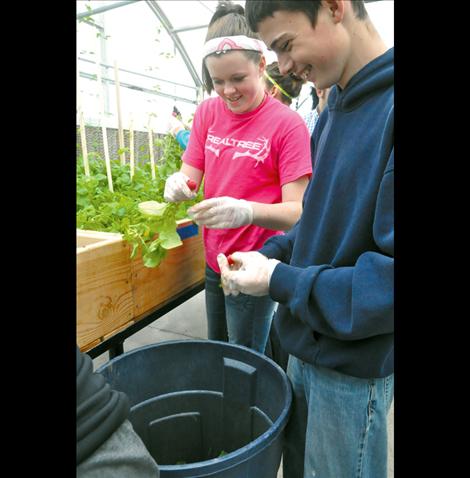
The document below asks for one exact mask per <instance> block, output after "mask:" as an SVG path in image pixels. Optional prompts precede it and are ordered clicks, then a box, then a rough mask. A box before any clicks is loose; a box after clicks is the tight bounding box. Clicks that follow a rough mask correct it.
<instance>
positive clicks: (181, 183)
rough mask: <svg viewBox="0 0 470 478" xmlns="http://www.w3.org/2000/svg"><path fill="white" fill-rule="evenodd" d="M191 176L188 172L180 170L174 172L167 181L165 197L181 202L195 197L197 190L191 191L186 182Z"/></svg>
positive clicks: (166, 199)
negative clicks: (187, 174)
mask: <svg viewBox="0 0 470 478" xmlns="http://www.w3.org/2000/svg"><path fill="white" fill-rule="evenodd" d="M188 180H189V177H188V176H186V174H184V173H182V172H181V171H178V172H176V173H173V174H172V175H171V176H169V177H168V179H167V180H166V182H165V190H164V192H163V197H164V198H165V201H167V202H180V201H187V200H189V199H194V198H195V197H196V191H191V189H189V187H188V185H187V184H186V183H187V181H188Z"/></svg>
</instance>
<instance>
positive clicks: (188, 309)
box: [93, 291, 394, 478]
mask: <svg viewBox="0 0 470 478" xmlns="http://www.w3.org/2000/svg"><path fill="white" fill-rule="evenodd" d="M205 338H207V327H206V307H205V303H204V291H202V292H200V293H199V294H196V295H195V296H194V297H192V298H191V299H189V300H188V301H186V302H184V303H183V304H181V305H180V306H179V307H176V308H175V309H173V310H172V311H171V312H169V313H168V314H166V315H164V316H162V317H160V318H159V319H157V320H156V321H155V322H153V323H152V324H150V325H148V326H147V327H145V328H143V329H142V330H140V331H139V332H137V333H136V334H134V335H133V336H132V337H129V338H128V339H126V340H125V342H124V352H128V351H129V350H132V349H135V348H137V347H142V346H143V345H148V344H153V343H155V342H162V341H164V340H187V339H205ZM108 360H109V355H108V352H105V353H104V354H102V355H100V356H98V357H96V358H95V359H94V360H93V364H94V368H95V370H96V368H98V367H99V366H100V365H102V364H103V363H105V362H107V361H108ZM393 417H394V407H393V404H392V408H391V410H390V413H389V416H388V424H389V463H388V473H387V478H393V476H394V472H393V452H394V438H393ZM278 478H282V468H281V469H280V470H279V474H278Z"/></svg>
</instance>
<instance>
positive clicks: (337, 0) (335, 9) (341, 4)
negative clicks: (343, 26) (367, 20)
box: [324, 0, 354, 23]
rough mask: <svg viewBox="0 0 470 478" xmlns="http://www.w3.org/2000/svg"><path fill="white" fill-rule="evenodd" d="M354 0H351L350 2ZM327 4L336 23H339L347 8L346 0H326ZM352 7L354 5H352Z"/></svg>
mask: <svg viewBox="0 0 470 478" xmlns="http://www.w3.org/2000/svg"><path fill="white" fill-rule="evenodd" d="M351 1H354V0H349V3H351ZM324 2H325V6H326V8H327V9H328V11H329V14H330V15H331V16H332V19H333V22H334V23H339V22H341V21H342V20H343V17H344V10H345V3H346V2H345V0H324ZM350 7H351V8H352V5H350Z"/></svg>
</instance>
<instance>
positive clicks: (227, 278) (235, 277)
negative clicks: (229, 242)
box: [217, 251, 280, 297]
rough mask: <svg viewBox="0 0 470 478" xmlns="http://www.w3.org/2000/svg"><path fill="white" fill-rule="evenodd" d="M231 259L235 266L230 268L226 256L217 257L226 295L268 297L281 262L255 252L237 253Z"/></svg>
mask: <svg viewBox="0 0 470 478" xmlns="http://www.w3.org/2000/svg"><path fill="white" fill-rule="evenodd" d="M231 257H232V259H233V261H234V262H235V264H234V265H233V266H229V263H228V260H227V258H226V257H225V255H224V254H219V255H218V256H217V262H218V264H219V267H220V274H221V279H222V289H223V291H224V294H225V295H230V294H232V295H238V294H239V293H240V292H243V293H244V294H248V295H254V296H257V297H260V296H263V295H268V294H269V282H270V280H271V276H272V273H273V271H274V268H275V267H276V266H277V265H278V264H279V262H280V261H278V260H277V259H268V258H267V257H266V256H263V254H260V253H259V252H255V251H250V252H235V253H233V254H231Z"/></svg>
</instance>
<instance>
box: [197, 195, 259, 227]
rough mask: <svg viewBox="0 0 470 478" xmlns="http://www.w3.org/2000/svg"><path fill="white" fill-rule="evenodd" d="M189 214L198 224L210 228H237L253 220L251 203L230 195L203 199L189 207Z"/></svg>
mask: <svg viewBox="0 0 470 478" xmlns="http://www.w3.org/2000/svg"><path fill="white" fill-rule="evenodd" d="M188 214H189V216H190V217H191V218H192V219H193V220H194V222H196V224H198V225H199V226H206V227H208V228H209V229H225V228H235V227H241V226H246V225H248V224H251V223H252V222H253V208H252V206H251V204H250V203H249V202H248V201H245V200H244V199H235V198H232V197H228V196H223V197H218V198H211V199H206V200H204V201H201V202H200V203H198V204H196V205H194V206H193V207H191V208H189V209H188Z"/></svg>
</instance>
